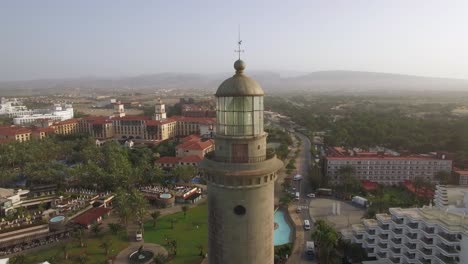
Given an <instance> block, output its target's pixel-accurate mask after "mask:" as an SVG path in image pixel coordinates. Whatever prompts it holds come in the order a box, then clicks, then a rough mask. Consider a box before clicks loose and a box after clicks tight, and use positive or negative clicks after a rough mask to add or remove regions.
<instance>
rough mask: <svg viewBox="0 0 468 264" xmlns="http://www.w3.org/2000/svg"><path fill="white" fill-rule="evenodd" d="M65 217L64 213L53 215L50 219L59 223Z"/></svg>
mask: <svg viewBox="0 0 468 264" xmlns="http://www.w3.org/2000/svg"><path fill="white" fill-rule="evenodd" d="M64 219H65V216H63V215H59V216H56V217H53V218H52V219H50V222H51V223H57V222H61V221H63V220H64Z"/></svg>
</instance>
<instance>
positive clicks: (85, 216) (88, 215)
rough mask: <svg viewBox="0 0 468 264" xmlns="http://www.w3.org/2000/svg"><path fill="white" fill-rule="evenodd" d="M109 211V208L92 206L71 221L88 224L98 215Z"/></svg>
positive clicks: (100, 215)
mask: <svg viewBox="0 0 468 264" xmlns="http://www.w3.org/2000/svg"><path fill="white" fill-rule="evenodd" d="M110 211H111V209H110V208H104V207H94V208H91V209H89V210H88V211H86V212H84V213H82V214H80V215H79V216H77V217H75V218H74V219H73V222H75V223H77V224H80V225H86V226H87V225H90V224H92V223H93V222H94V221H96V220H97V219H98V218H99V217H102V216H103V215H105V214H107V213H109V212H110Z"/></svg>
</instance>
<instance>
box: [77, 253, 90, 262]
mask: <svg viewBox="0 0 468 264" xmlns="http://www.w3.org/2000/svg"><path fill="white" fill-rule="evenodd" d="M87 261H88V255H86V253H83V254H81V255H80V256H79V257H78V262H79V263H80V264H86V262H87Z"/></svg>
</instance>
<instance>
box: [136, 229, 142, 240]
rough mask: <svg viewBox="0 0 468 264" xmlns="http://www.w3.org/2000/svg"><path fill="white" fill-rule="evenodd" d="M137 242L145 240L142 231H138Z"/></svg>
mask: <svg viewBox="0 0 468 264" xmlns="http://www.w3.org/2000/svg"><path fill="white" fill-rule="evenodd" d="M135 240H136V241H141V240H143V233H142V232H141V230H138V231H137V232H136V235H135Z"/></svg>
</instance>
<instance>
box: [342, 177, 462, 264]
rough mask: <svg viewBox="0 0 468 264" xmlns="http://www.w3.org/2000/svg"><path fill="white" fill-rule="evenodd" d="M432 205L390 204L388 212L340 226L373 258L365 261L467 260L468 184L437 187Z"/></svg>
mask: <svg viewBox="0 0 468 264" xmlns="http://www.w3.org/2000/svg"><path fill="white" fill-rule="evenodd" d="M434 200H435V201H436V206H432V205H429V206H424V207H423V208H407V209H403V208H390V209H389V211H390V214H377V215H376V219H365V220H362V223H361V224H356V225H352V228H351V229H347V230H342V234H343V236H344V238H347V239H350V240H351V241H352V242H354V243H358V244H360V245H361V246H362V247H363V248H365V249H366V251H367V253H368V256H369V257H375V258H376V259H377V260H375V261H367V262H363V263H365V264H377V263H379V264H381V263H418V264H445V263H449V264H450V263H454V264H455V263H460V264H463V263H468V217H466V215H467V213H468V188H459V187H446V186H440V187H438V189H437V191H436V195H435V199H434Z"/></svg>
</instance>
